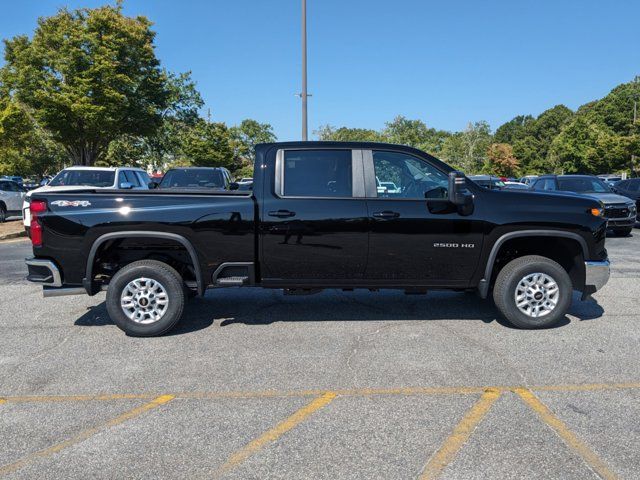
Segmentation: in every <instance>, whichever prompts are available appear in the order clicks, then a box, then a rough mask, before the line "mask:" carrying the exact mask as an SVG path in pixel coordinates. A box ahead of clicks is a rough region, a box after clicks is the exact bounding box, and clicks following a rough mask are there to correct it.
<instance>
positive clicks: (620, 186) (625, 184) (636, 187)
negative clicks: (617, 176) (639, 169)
mask: <svg viewBox="0 0 640 480" xmlns="http://www.w3.org/2000/svg"><path fill="white" fill-rule="evenodd" d="M613 191H614V192H616V193H617V194H619V195H623V196H625V197H627V198H630V199H631V200H633V201H634V202H636V220H637V221H639V222H640V178H632V179H629V180H622V181H621V182H618V183H617V184H616V185H615V186H614V187H613Z"/></svg>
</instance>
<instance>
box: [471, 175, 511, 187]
mask: <svg viewBox="0 0 640 480" xmlns="http://www.w3.org/2000/svg"><path fill="white" fill-rule="evenodd" d="M469 180H472V181H474V182H475V183H476V184H478V185H480V186H481V187H484V188H488V189H489V190H502V189H504V182H503V181H502V180H500V179H499V178H498V177H492V176H491V175H471V176H470V177H469Z"/></svg>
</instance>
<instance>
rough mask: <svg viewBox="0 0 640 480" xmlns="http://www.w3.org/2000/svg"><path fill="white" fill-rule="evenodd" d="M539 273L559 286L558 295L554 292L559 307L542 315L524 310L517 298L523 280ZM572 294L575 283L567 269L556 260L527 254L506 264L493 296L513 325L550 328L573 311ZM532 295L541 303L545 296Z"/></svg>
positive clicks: (494, 288) (497, 279)
mask: <svg viewBox="0 0 640 480" xmlns="http://www.w3.org/2000/svg"><path fill="white" fill-rule="evenodd" d="M535 273H542V274H545V275H547V276H548V277H550V278H551V279H552V280H553V281H554V282H555V283H556V284H557V286H558V291H557V294H555V295H554V298H555V300H556V304H555V307H554V308H553V309H552V310H551V311H550V312H549V313H546V314H544V315H543V316H539V317H534V316H532V315H528V314H527V313H524V312H523V311H521V310H520V308H518V305H517V304H516V298H515V296H516V289H517V288H518V285H519V283H520V281H521V280H523V279H524V278H525V277H526V276H527V275H531V274H535ZM545 294H546V293H545ZM536 295H537V293H536ZM572 296H573V285H572V283H571V278H569V274H568V273H567V272H566V271H565V269H564V268H562V267H561V266H560V265H559V264H558V263H556V262H554V261H553V260H551V259H549V258H547V257H541V256H539V255H527V256H525V257H520V258H516V259H515V260H512V261H511V262H509V263H508V264H506V265H505V266H504V268H503V269H502V270H500V273H499V274H498V278H496V282H495V285H494V287H493V299H494V301H495V303H496V306H497V307H498V310H500V312H501V313H502V315H504V317H505V318H506V319H507V321H509V323H511V324H512V325H513V326H515V327H518V328H526V329H534V328H548V327H551V326H553V325H555V324H556V323H558V322H559V321H560V320H561V319H562V318H564V316H565V314H566V313H567V311H568V310H569V307H570V306H571V298H572ZM530 298H532V300H534V301H536V302H537V303H538V304H540V303H544V297H543V299H542V301H538V299H537V298H534V297H530ZM534 308H535V307H534ZM532 310H533V308H532Z"/></svg>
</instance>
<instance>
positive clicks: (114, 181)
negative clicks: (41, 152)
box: [22, 167, 151, 229]
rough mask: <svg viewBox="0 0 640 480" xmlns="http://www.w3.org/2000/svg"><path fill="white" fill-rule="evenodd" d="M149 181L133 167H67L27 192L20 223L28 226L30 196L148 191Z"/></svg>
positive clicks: (146, 175)
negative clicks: (84, 192) (99, 191)
mask: <svg viewBox="0 0 640 480" xmlns="http://www.w3.org/2000/svg"><path fill="white" fill-rule="evenodd" d="M150 182H151V179H150V178H149V175H148V174H147V172H146V171H144V170H143V169H141V168H135V167H69V168H65V169H64V170H62V171H60V173H58V174H57V175H56V176H55V177H53V179H52V180H51V181H50V182H49V183H48V184H47V185H45V186H44V187H40V188H36V189H35V190H31V191H30V192H27V194H26V196H25V197H24V202H23V203H22V219H23V220H22V221H23V222H24V226H25V228H27V229H28V228H29V226H30V221H31V219H30V213H29V205H30V203H31V195H32V194H34V193H43V192H73V191H74V190H86V189H87V187H92V188H96V189H101V190H115V189H133V190H148V189H149V183H150Z"/></svg>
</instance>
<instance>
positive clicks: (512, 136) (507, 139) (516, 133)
mask: <svg viewBox="0 0 640 480" xmlns="http://www.w3.org/2000/svg"><path fill="white" fill-rule="evenodd" d="M534 122H535V120H534V118H533V117H532V116H531V115H518V116H517V117H515V118H513V119H511V120H509V121H508V122H506V123H503V124H502V125H500V126H499V127H498V129H497V130H496V134H495V141H496V142H499V143H511V144H513V143H514V142H515V141H516V140H520V139H522V138H524V137H525V136H527V135H528V134H529V131H530V129H529V126H530V125H531V124H532V123H534Z"/></svg>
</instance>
